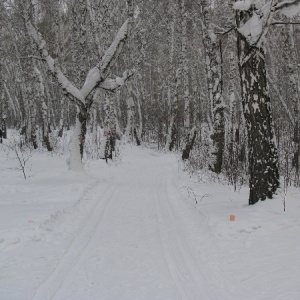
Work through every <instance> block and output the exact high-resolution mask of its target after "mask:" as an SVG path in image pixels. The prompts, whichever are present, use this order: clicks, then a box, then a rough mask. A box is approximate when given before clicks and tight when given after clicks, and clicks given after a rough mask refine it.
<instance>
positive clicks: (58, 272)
mask: <svg viewBox="0 0 300 300" xmlns="http://www.w3.org/2000/svg"><path fill="white" fill-rule="evenodd" d="M97 183H98V184H99V181H98V182H97ZM94 192H95V187H94V188H92V189H91V190H90V191H89V193H86V194H84V196H83V197H82V199H84V198H88V197H89V195H90V194H92V193H94ZM113 192H114V186H113V185H109V186H108V187H107V189H106V191H105V192H104V201H98V202H96V203H95V205H94V206H93V207H92V209H91V210H90V212H89V214H88V216H86V218H85V220H86V223H85V224H83V227H82V228H81V229H80V231H79V232H78V233H77V235H76V236H75V237H74V238H73V241H72V242H71V244H70V245H69V247H68V248H67V249H66V251H65V253H64V255H63V257H62V259H61V261H60V262H59V264H58V266H57V267H56V268H55V269H54V270H53V271H52V272H51V274H50V275H49V276H48V277H47V278H46V279H45V280H44V281H43V282H42V283H41V284H40V286H39V287H38V289H37V291H36V292H35V294H34V296H33V297H32V299H33V300H38V299H45V300H47V299H53V297H54V296H55V295H56V293H57V292H58V290H59V289H60V287H61V286H62V285H63V283H64V280H65V277H66V276H67V275H68V273H70V272H72V268H73V267H74V265H75V264H76V263H77V262H78V260H79V258H80V256H81V255H83V253H84V251H85V249H86V246H87V245H88V243H89V242H90V240H91V238H92V237H93V234H94V232H95V230H96V228H97V226H99V223H100V222H101V218H102V216H103V213H104V212H105V209H106V207H107V205H108V204H109V201H110V200H111V198H112V195H113ZM82 199H81V200H82Z"/></svg>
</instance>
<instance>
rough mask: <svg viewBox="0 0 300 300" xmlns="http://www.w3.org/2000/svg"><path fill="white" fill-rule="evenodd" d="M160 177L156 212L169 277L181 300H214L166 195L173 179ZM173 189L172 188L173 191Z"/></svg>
mask: <svg viewBox="0 0 300 300" xmlns="http://www.w3.org/2000/svg"><path fill="white" fill-rule="evenodd" d="M164 175H165V176H160V177H159V178H158V181H157V191H156V198H155V201H156V208H157V215H158V220H159V232H160V239H161V246H162V250H163V254H164V259H165V262H166V264H167V266H168V269H169V273H170V275H171V277H172V279H173V281H174V283H175V285H176V288H177V290H178V293H179V295H180V299H215V297H214V295H212V293H211V292H210V291H209V289H208V288H207V282H206V280H205V278H204V276H203V274H202V273H201V270H199V267H198V265H197V264H196V262H195V260H194V259H193V257H192V255H191V252H190V250H189V248H188V245H187V243H186V240H185V238H184V236H183V234H182V230H181V228H180V226H179V224H178V222H177V219H176V214H175V211H174V209H173V205H174V204H173V203H172V200H175V199H170V197H169V195H168V184H171V183H170V181H171V178H170V177H169V176H172V175H171V174H169V176H166V174H164ZM173 188H175V187H173Z"/></svg>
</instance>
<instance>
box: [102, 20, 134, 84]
mask: <svg viewBox="0 0 300 300" xmlns="http://www.w3.org/2000/svg"><path fill="white" fill-rule="evenodd" d="M129 23H130V20H129V19H127V20H126V21H125V22H124V24H123V25H122V27H121V28H120V29H119V31H118V33H117V36H116V37H115V39H114V41H113V42H112V44H111V45H110V47H109V48H108V50H107V51H106V52H105V54H104V56H103V57H102V60H101V61H100V62H99V64H98V66H97V67H98V68H99V69H100V71H101V77H102V78H106V77H107V76H108V74H109V71H110V69H111V68H112V67H113V66H114V64H115V62H116V60H117V58H118V56H119V55H120V53H121V51H122V48H123V45H124V44H125V41H126V39H127V36H128V32H129Z"/></svg>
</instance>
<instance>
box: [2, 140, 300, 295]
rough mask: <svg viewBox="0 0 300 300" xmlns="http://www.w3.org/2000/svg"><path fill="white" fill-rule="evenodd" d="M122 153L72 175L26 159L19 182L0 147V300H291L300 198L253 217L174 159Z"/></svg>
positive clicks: (263, 205)
mask: <svg viewBox="0 0 300 300" xmlns="http://www.w3.org/2000/svg"><path fill="white" fill-rule="evenodd" d="M121 153H122V159H118V161H117V162H112V163H111V162H109V163H108V164H106V163H105V162H104V161H102V160H87V161H86V162H85V166H84V168H85V173H75V172H70V171H68V167H67V164H66V156H64V155H61V156H55V155H51V154H49V153H40V152H35V153H33V155H32V157H31V158H30V159H29V160H28V162H27V166H26V174H27V176H28V179H27V180H24V178H23V174H22V172H21V171H20V170H19V169H18V162H17V160H16V159H15V157H14V154H12V153H8V151H7V150H6V149H5V147H4V146H3V145H0V299H1V300H26V299H35V300H46V299H56V300H58V299H70V300H76V299H80V300H88V299H97V300H98V299H105V300H106V299H112V300H120V299H128V300H129V299H130V300H133V299H149V300H154V299H162V300H165V299H166V300H167V299H172V300H173V299H196V300H198V299H201V300H202V299H203V300H205V299H230V300H247V299H249V300H250V299H251V300H258V299H261V300H262V299H264V300H267V299H272V300H274V299H275V300H276V299H280V300H287V299H293V300H298V299H300V238H299V237H300V218H299V216H300V190H299V189H298V190H297V189H294V188H290V189H289V190H288V194H287V196H286V211H285V212H284V211H283V202H282V199H283V196H284V195H283V194H280V193H279V194H278V196H277V198H276V199H274V200H267V201H265V202H260V203H258V204H256V205H254V206H251V207H250V206H248V205H247V199H248V191H247V189H246V188H243V189H241V190H240V191H239V192H237V193H235V192H233V190H232V188H231V187H230V186H226V185H223V184H216V183H211V182H209V181H208V180H206V179H205V178H206V177H203V178H202V181H200V182H199V180H196V178H194V177H190V176H189V175H188V174H187V173H184V172H182V171H181V169H180V168H179V167H178V158H177V157H176V155H174V154H162V153H158V152H156V151H154V150H151V149H145V148H137V147H133V146H126V147H124V148H123V149H121ZM230 215H234V216H235V221H230Z"/></svg>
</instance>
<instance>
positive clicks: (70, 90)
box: [26, 18, 84, 103]
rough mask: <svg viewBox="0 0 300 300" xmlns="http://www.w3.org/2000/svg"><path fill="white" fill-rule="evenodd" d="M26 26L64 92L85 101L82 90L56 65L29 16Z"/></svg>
mask: <svg viewBox="0 0 300 300" xmlns="http://www.w3.org/2000/svg"><path fill="white" fill-rule="evenodd" d="M26 28H27V31H28V34H29V35H30V36H31V37H32V39H33V40H34V42H35V43H36V44H37V46H38V48H39V51H40V54H41V56H42V58H43V59H44V60H45V61H46V63H47V65H48V68H49V70H50V71H51V73H52V74H53V75H54V76H55V78H56V79H57V81H58V83H59V84H60V86H61V87H62V89H63V91H64V93H65V94H66V95H67V96H70V95H71V96H73V97H74V98H75V99H73V100H75V101H76V100H77V101H78V100H79V101H80V102H82V103H83V102H84V97H82V94H81V92H80V91H79V90H78V89H77V88H76V87H75V86H74V85H73V84H72V83H71V82H70V81H69V80H68V79H67V77H66V76H65V75H64V74H63V73H62V71H61V70H60V68H59V67H57V66H56V64H55V60H54V59H53V58H52V57H51V55H50V54H49V53H48V51H47V49H46V42H45V41H44V40H43V39H42V38H41V36H40V34H39V32H38V31H37V30H36V29H35V28H34V26H33V25H32V24H31V22H30V20H29V18H27V20H26Z"/></svg>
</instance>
